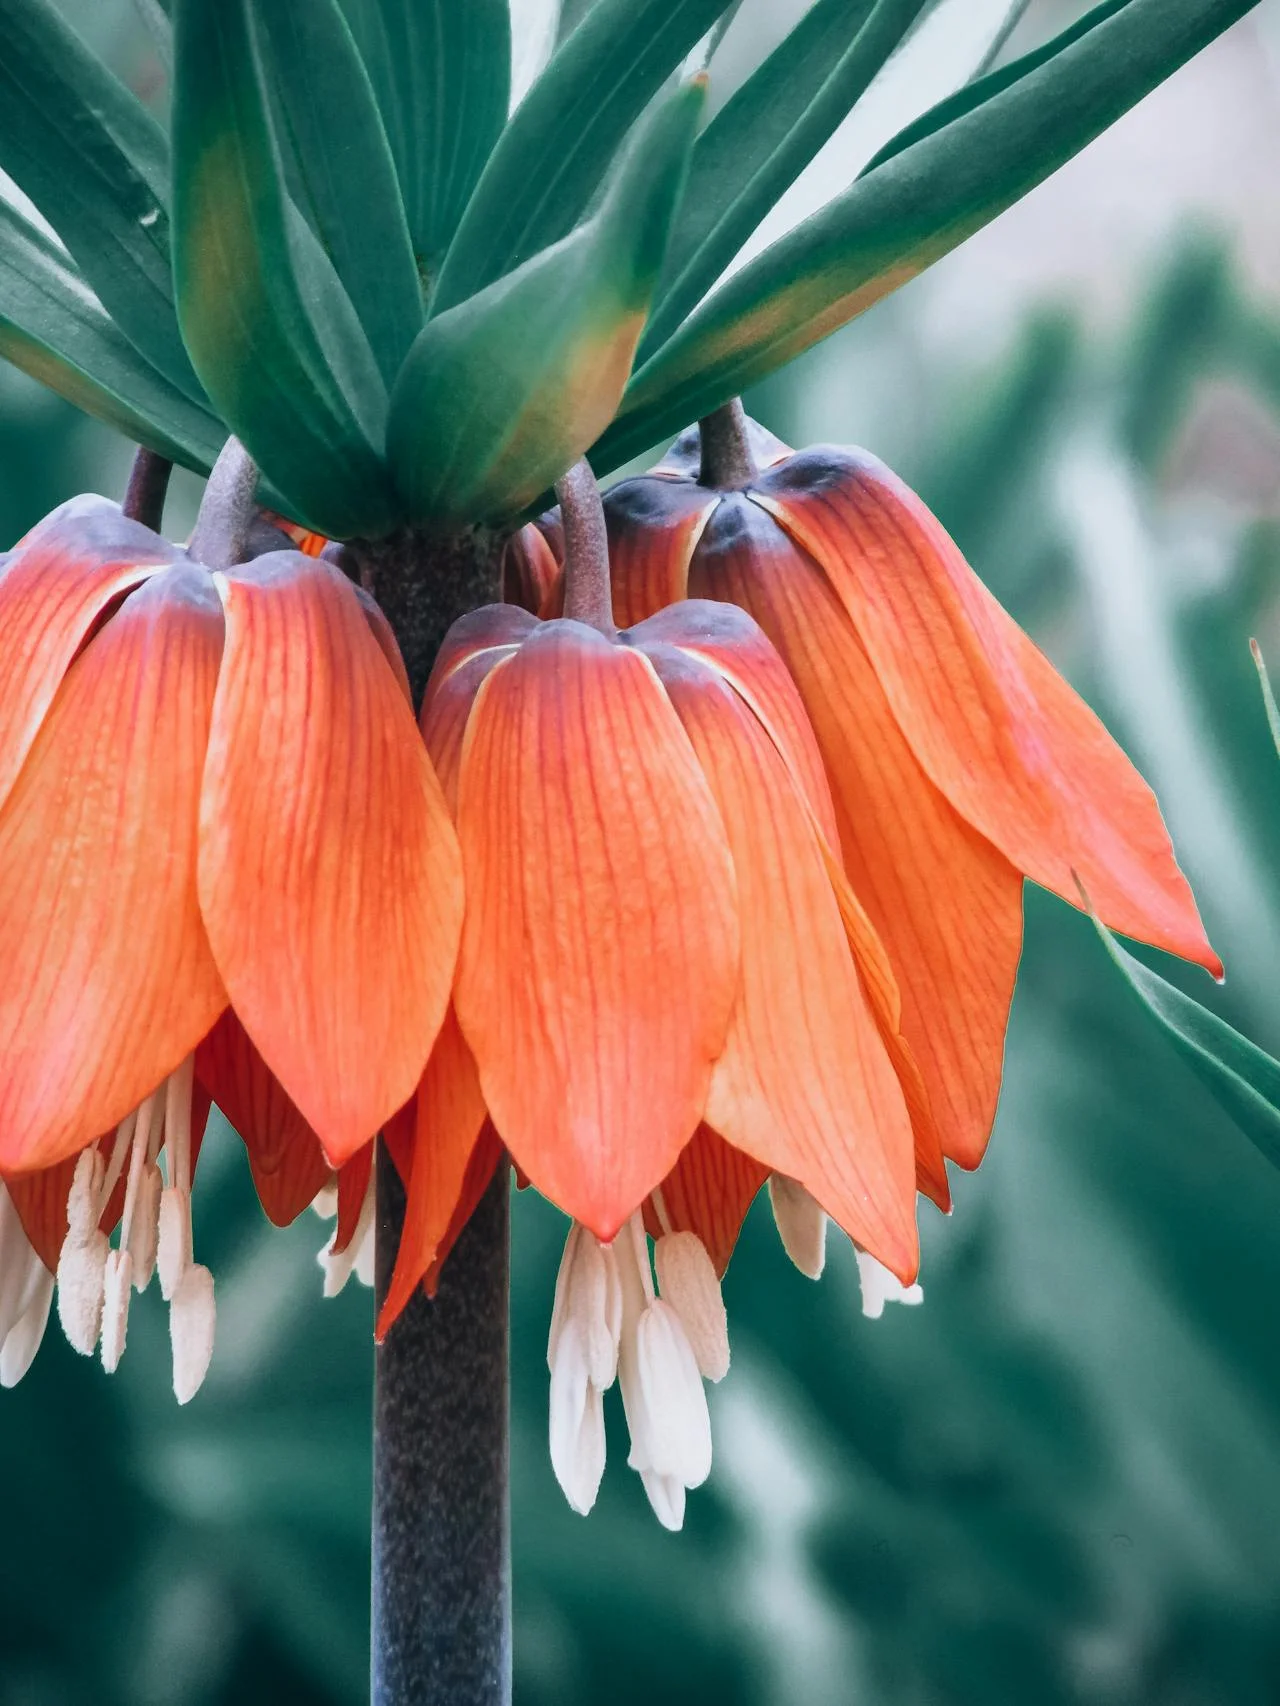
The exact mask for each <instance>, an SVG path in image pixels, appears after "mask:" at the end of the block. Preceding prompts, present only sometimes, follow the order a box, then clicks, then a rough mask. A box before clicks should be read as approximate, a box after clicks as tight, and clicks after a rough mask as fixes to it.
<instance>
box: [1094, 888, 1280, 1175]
mask: <svg viewBox="0 0 1280 1706" xmlns="http://www.w3.org/2000/svg"><path fill="white" fill-rule="evenodd" d="M1093 922H1094V924H1095V926H1096V927H1097V931H1098V934H1099V936H1101V938H1102V943H1103V946H1104V947H1105V948H1106V950H1107V952H1108V953H1109V954H1110V955H1111V958H1112V959H1113V960H1114V961H1115V964H1116V965H1117V967H1118V968H1119V970H1120V972H1121V973H1122V974H1123V976H1124V978H1125V980H1126V982H1127V983H1128V985H1129V987H1130V988H1131V989H1132V990H1133V992H1134V994H1135V995H1136V996H1137V997H1138V999H1139V1001H1141V1002H1142V1005H1143V1006H1144V1007H1145V1008H1146V1010H1147V1012H1148V1013H1149V1014H1150V1015H1151V1017H1152V1018H1153V1019H1154V1020H1155V1022H1156V1024H1157V1025H1159V1027H1160V1029H1161V1030H1162V1031H1163V1032H1164V1034H1165V1035H1166V1036H1167V1037H1168V1039H1169V1041H1170V1042H1171V1043H1172V1044H1173V1046H1174V1048H1175V1049H1177V1051H1178V1053H1179V1054H1180V1055H1181V1056H1182V1058H1183V1060H1185V1061H1186V1063H1187V1065H1188V1066H1189V1067H1190V1068H1191V1070H1192V1071H1193V1072H1194V1073H1195V1075H1196V1077H1197V1078H1198V1079H1199V1080H1200V1082H1201V1083H1202V1084H1203V1085H1204V1086H1205V1088H1206V1089H1207V1090H1208V1091H1209V1093H1210V1095H1212V1096H1213V1098H1214V1100H1215V1101H1216V1102H1217V1103H1218V1104H1219V1105H1220V1106H1221V1107H1222V1108H1224V1109H1225V1110H1226V1112H1227V1113H1228V1114H1230V1116H1231V1118H1232V1119H1233V1120H1234V1121H1235V1123H1236V1125H1238V1126H1239V1127H1240V1130H1241V1131H1242V1132H1243V1133H1244V1134H1245V1136H1246V1137H1247V1138H1249V1139H1250V1140H1251V1141H1252V1142H1253V1143H1254V1144H1256V1145H1257V1147H1258V1148H1259V1149H1260V1150H1261V1151H1262V1153H1263V1154H1264V1155H1265V1156H1266V1158H1267V1160H1268V1161H1270V1162H1271V1164H1272V1165H1273V1166H1275V1167H1280V1061H1275V1060H1273V1059H1272V1058H1271V1056H1270V1055H1269V1054H1264V1053H1263V1051H1262V1050H1261V1049H1260V1048H1259V1047H1258V1046H1257V1044H1256V1043H1251V1042H1250V1041H1249V1039H1248V1038H1247V1037H1242V1036H1241V1035H1240V1033H1239V1031H1236V1030H1233V1029H1232V1027H1231V1026H1230V1025H1228V1024H1227V1023H1226V1021H1225V1020H1224V1019H1219V1018H1218V1016H1217V1015H1216V1014H1215V1013H1210V1012H1209V1011H1208V1010H1207V1009H1206V1008H1204V1007H1201V1006H1200V1004H1199V1002H1197V1001H1193V1000H1192V999H1191V997H1190V996H1189V995H1184V994H1183V993H1182V991H1181V990H1180V989H1175V988H1174V986H1173V985H1172V984H1171V983H1166V982H1165V980H1164V978H1162V977H1160V976H1158V975H1157V973H1155V972H1153V971H1152V970H1150V968H1149V967H1147V966H1144V965H1143V964H1142V962H1141V961H1140V960H1137V959H1135V958H1134V957H1133V955H1132V954H1130V953H1126V951H1125V950H1124V949H1123V948H1122V947H1121V946H1120V944H1119V942H1117V941H1116V939H1115V937H1114V936H1113V935H1112V934H1111V932H1110V931H1109V930H1108V929H1107V927H1106V925H1105V924H1101V923H1099V921H1098V919H1097V918H1094V921H1093Z"/></svg>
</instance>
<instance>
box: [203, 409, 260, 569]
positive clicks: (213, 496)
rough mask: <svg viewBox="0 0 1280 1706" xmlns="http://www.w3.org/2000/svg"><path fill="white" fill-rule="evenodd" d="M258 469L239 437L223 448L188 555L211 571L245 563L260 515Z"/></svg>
mask: <svg viewBox="0 0 1280 1706" xmlns="http://www.w3.org/2000/svg"><path fill="white" fill-rule="evenodd" d="M257 490H258V466H257V463H256V462H254V460H253V459H252V457H251V456H250V455H249V452H248V451H247V450H246V449H245V447H244V445H243V444H241V442H240V440H239V439H238V438H234V437H233V438H229V439H228V440H227V442H226V443H225V444H224V445H223V447H222V450H221V452H220V454H219V456H218V460H217V461H216V462H215V463H214V465H213V469H212V472H211V473H210V475H209V483H208V485H207V486H206V487H205V489H204V497H203V498H202V499H201V501H200V513H199V514H198V515H197V516H196V525H195V528H194V530H193V531H192V534H191V540H190V543H189V544H188V546H187V552H188V555H189V556H191V557H192V558H193V559H194V560H195V561H196V562H197V563H203V564H204V565H205V567H206V568H209V569H229V568H231V566H232V565H233V564H234V563H242V562H244V560H245V558H246V556H247V554H248V549H249V529H250V527H251V526H252V525H253V518H254V516H255V514H256V513H257V503H256V494H257Z"/></svg>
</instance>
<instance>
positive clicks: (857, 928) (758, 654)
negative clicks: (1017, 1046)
mask: <svg viewBox="0 0 1280 1706" xmlns="http://www.w3.org/2000/svg"><path fill="white" fill-rule="evenodd" d="M743 515H745V516H746V517H748V518H749V517H751V516H754V517H755V518H756V520H757V521H758V522H761V523H763V524H764V525H766V526H768V527H770V528H771V529H772V528H773V523H772V522H770V521H768V519H767V518H766V517H764V516H763V515H762V514H761V512H760V511H759V510H756V509H754V508H753V507H752V506H751V505H749V504H746V503H745V501H743V500H735V499H732V498H730V499H727V500H726V501H725V503H724V505H723V506H722V507H721V508H720V509H719V510H717V512H716V514H715V516H714V517H713V519H712V521H711V523H710V527H709V531H711V532H712V533H713V534H714V536H715V539H716V540H717V541H720V540H722V538H723V537H724V533H723V532H722V526H723V523H724V522H727V523H728V527H727V528H725V529H724V532H727V533H728V535H729V536H730V537H733V536H734V535H735V534H740V533H741V518H742V516H743ZM774 531H775V532H776V529H774ZM699 555H700V553H699ZM695 561H696V559H695ZM630 638H631V641H632V643H633V644H637V645H644V644H646V643H654V642H661V641H663V640H668V641H670V642H672V643H674V644H676V645H678V646H679V647H680V648H681V650H682V651H684V652H686V653H687V654H688V655H689V656H691V657H697V658H701V659H703V660H704V661H706V662H709V663H710V664H711V665H712V666H713V667H714V668H715V669H717V670H718V671H719V672H720V673H721V674H722V675H723V676H724V678H725V679H726V680H728V681H729V682H730V683H731V685H732V686H733V688H734V689H735V691H736V692H737V693H738V694H739V695H740V696H741V697H742V698H743V699H744V700H745V701H746V703H747V704H748V705H749V706H750V708H751V709H752V711H753V712H754V713H755V714H756V716H757V717H758V718H759V720H760V722H761V723H762V724H763V726H764V727H765V729H766V730H767V732H768V734H769V736H770V738H771V740H772V741H773V743H774V745H775V746H776V747H777V748H778V750H779V752H780V753H781V755H782V757H783V758H784V760H785V761H786V763H787V767H788V769H789V770H790V772H791V776H792V779H793V780H794V781H796V782H797V783H798V784H799V786H800V789H801V792H802V793H803V795H804V797H805V799H806V800H807V801H808V803H809V806H810V809H811V810H812V812H813V814H814V819H815V822H816V826H817V829H818V832H819V834H820V835H821V837H822V840H823V844H824V852H825V853H826V854H828V855H829V856H828V857H827V859H826V864H827V870H828V875H829V877H830V879H831V882H832V886H833V887H834V888H835V890H836V898H837V900H838V902H839V904H840V911H841V915H842V917H843V918H844V922H845V930H846V935H847V937H848V941H849V946H850V947H851V949H852V950H853V956H854V963H855V964H856V965H857V967H858V970H859V973H860V974H861V976H862V980H863V984H864V986H865V988H866V990H867V993H868V995H869V997H870V999H871V1008H872V1012H873V1013H874V1014H875V1018H876V1023H877V1025H878V1026H879V1028H880V1034H881V1037H882V1039H883V1041H884V1044H885V1048H886V1049H887V1051H888V1054H889V1058H890V1061H891V1062H892V1063H893V1067H894V1070H895V1072H896V1073H897V1075H898V1078H899V1080H900V1082H901V1084H902V1087H903V1092H904V1094H905V1096H906V1099H907V1107H908V1110H909V1112H910V1114H911V1127H912V1131H913V1133H914V1136H915V1148H916V1175H917V1180H918V1183H919V1186H920V1189H921V1190H922V1191H924V1192H925V1194H926V1195H927V1196H929V1197H931V1198H932V1199H933V1201H934V1202H935V1203H937V1205H938V1207H939V1208H941V1209H942V1210H943V1211H944V1212H945V1211H946V1210H947V1209H948V1208H949V1207H950V1205H951V1194H950V1188H949V1186H948V1184H947V1174H946V1168H945V1166H944V1165H943V1150H942V1137H941V1133H940V1131H939V1129H938V1126H937V1124H936V1122H935V1121H934V1119H933V1115H932V1110H931V1107H930V1101H929V1094H928V1090H927V1088H926V1086H925V1083H924V1079H923V1077H922V1075H921V1072H920V1069H919V1067H918V1066H917V1065H916V1062H915V1059H914V1057H913V1055H912V1052H911V1048H910V1045H909V1044H908V1043H907V1041H906V1039H905V1038H904V1036H903V1035H902V1032H901V1013H902V1002H901V997H900V995H899V991H898V985H897V980H896V978H895V976H894V973H893V968H892V966H891V964H890V961H889V956H888V954H887V952H886V951H885V949H884V946H883V944H882V943H881V941H880V939H879V936H878V935H877V933H876V930H875V927H874V925H873V924H872V923H871V921H870V919H869V918H868V917H867V915H866V913H865V911H864V910H863V908H862V906H861V904H860V903H859V901H858V899H857V897H856V896H855V895H854V893H853V891H852V890H851V889H850V886H849V884H848V882H847V880H846V879H845V875H844V872H843V869H842V868H841V865H840V860H839V856H838V854H836V853H835V852H834V851H833V850H834V849H835V848H836V847H837V846H838V845H839V841H838V833H839V832H838V829H837V825H836V817H835V808H834V805H833V803H832V799H831V790H830V787H829V786H828V783H827V777H826V772H825V770H824V768H823V763H822V755H821V753H820V751H819V749H818V742H817V740H816V738H815V736H814V732H813V728H812V726H811V724H810V722H809V718H808V715H807V714H806V712H805V708H804V703H803V701H802V699H801V697H800V694H799V692H798V691H797V688H796V685H795V682H794V681H793V680H792V678H791V676H790V675H789V674H788V672H787V668H786V665H785V664H784V663H783V661H782V659H781V658H780V657H779V655H778V653H777V652H776V651H775V650H774V648H773V646H772V645H771V644H770V643H769V641H768V639H767V638H766V637H765V635H764V633H763V632H762V630H761V629H760V628H759V627H758V626H757V624H756V622H755V621H754V620H753V618H752V617H751V616H749V615H748V614H747V612H746V611H745V610H741V609H738V608H736V607H735V606H734V605H732V604H727V603H720V604H716V603H711V602H709V601H707V600H706V599H689V600H686V601H684V602H683V603H680V604H675V605H671V606H670V607H669V608H668V609H666V610H663V611H660V612H658V614H657V615H655V616H653V617H650V618H649V619H648V620H647V621H645V622H642V623H640V624H638V625H637V626H636V627H635V628H633V629H632V630H631V633H630Z"/></svg>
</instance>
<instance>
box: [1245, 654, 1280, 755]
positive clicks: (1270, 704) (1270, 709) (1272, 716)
mask: <svg viewBox="0 0 1280 1706" xmlns="http://www.w3.org/2000/svg"><path fill="white" fill-rule="evenodd" d="M1249 650H1250V651H1251V652H1252V653H1253V661H1254V663H1255V664H1256V665H1257V669H1258V680H1259V681H1260V682H1261V683H1262V703H1263V704H1264V705H1265V707H1266V711H1267V727H1268V728H1269V729H1270V730H1271V738H1272V740H1273V741H1274V742H1275V745H1276V751H1277V752H1278V753H1280V706H1277V704H1276V696H1275V694H1274V692H1273V691H1272V688H1271V677H1270V676H1269V675H1268V674H1267V665H1266V662H1265V660H1264V658H1263V656H1262V647H1261V646H1260V645H1259V644H1258V642H1257V641H1256V640H1250V641H1249Z"/></svg>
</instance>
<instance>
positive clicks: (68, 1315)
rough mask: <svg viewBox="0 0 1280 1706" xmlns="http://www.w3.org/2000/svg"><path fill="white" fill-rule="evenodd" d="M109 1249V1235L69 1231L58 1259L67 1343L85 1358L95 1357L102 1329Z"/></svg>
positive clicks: (60, 1315)
mask: <svg viewBox="0 0 1280 1706" xmlns="http://www.w3.org/2000/svg"><path fill="white" fill-rule="evenodd" d="M107 1250H108V1245H107V1235H106V1233H105V1232H98V1231H93V1232H90V1233H87V1234H81V1235H79V1236H77V1235H76V1234H75V1233H73V1232H68V1234H67V1236H66V1238H65V1239H64V1241H63V1245H62V1254H61V1255H60V1256H59V1257H58V1319H59V1321H61V1323H62V1331H63V1332H64V1333H65V1334H66V1336H67V1343H68V1344H69V1345H70V1346H71V1348H72V1350H76V1351H79V1352H80V1355H81V1356H86V1357H91V1356H92V1355H93V1353H94V1349H95V1347H96V1346H97V1343H98V1334H99V1332H100V1331H101V1329H102V1295H103V1286H104V1283H105V1278H106V1267H107Z"/></svg>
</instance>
